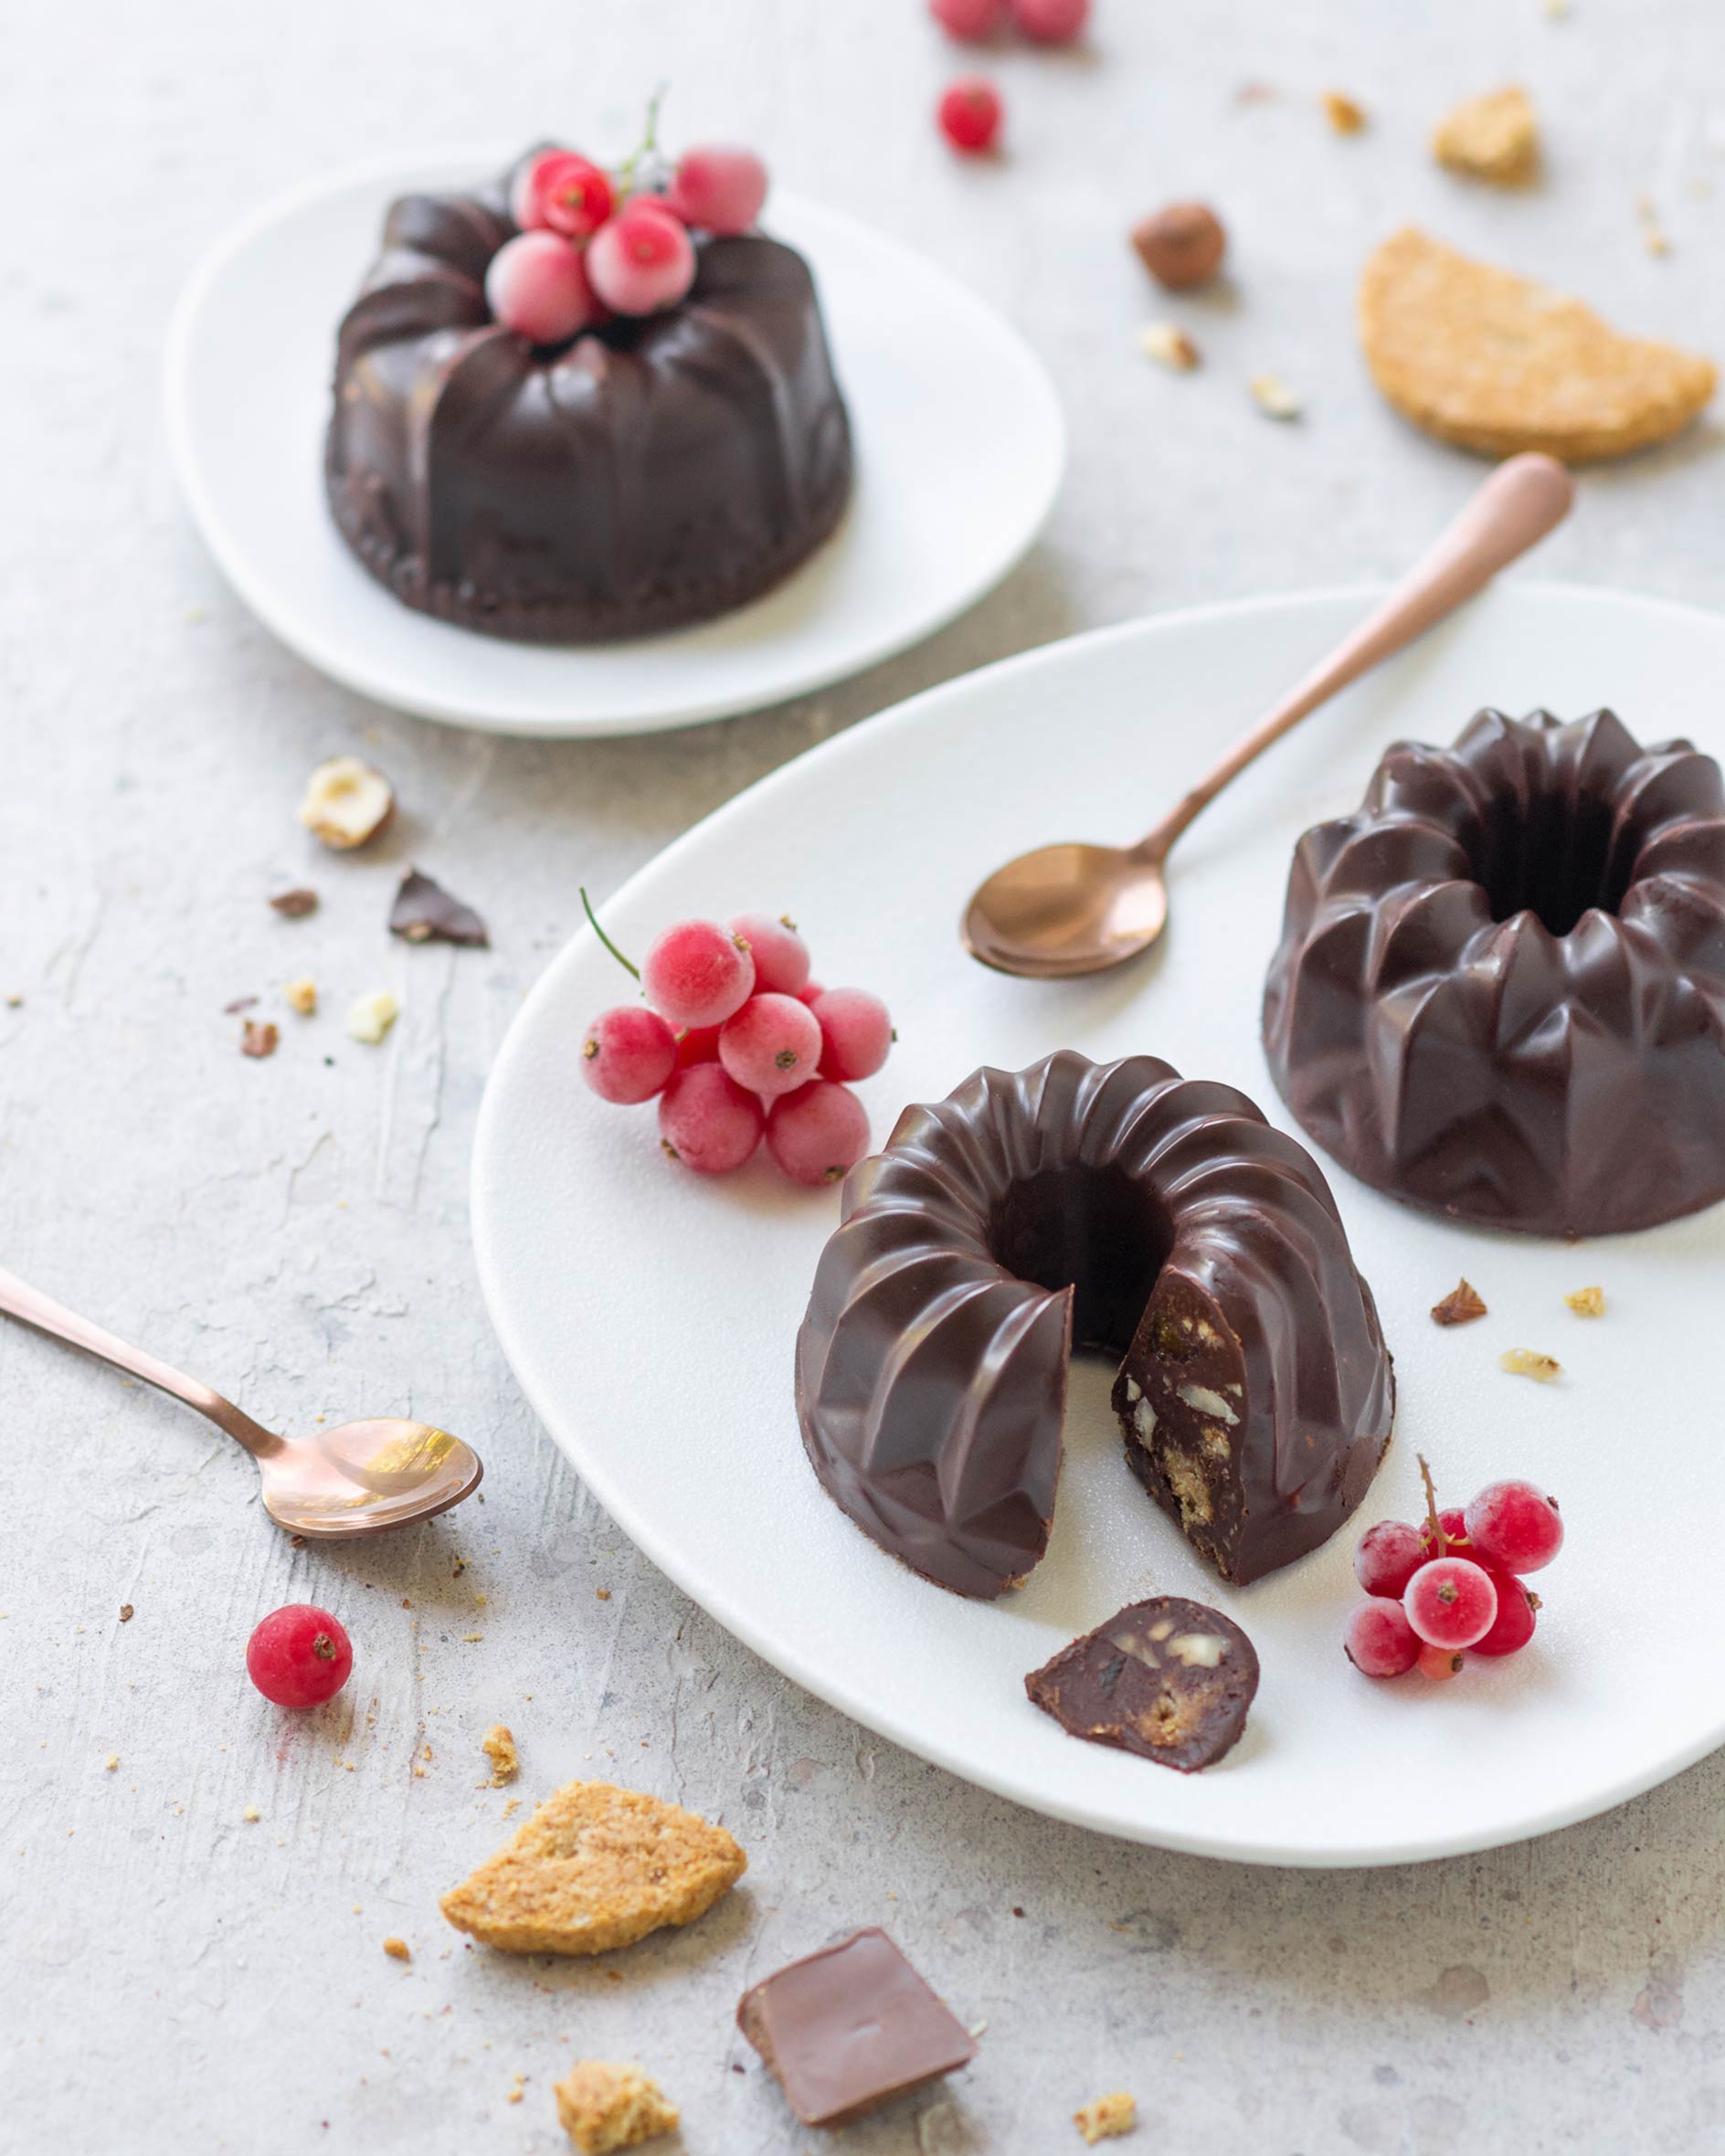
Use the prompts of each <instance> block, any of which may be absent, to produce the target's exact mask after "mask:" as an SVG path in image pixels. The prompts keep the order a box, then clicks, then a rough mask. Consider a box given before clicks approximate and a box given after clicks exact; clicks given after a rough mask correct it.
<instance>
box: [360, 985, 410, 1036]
mask: <svg viewBox="0 0 1725 2156" xmlns="http://www.w3.org/2000/svg"><path fill="white" fill-rule="evenodd" d="M400 1015H401V1006H400V1004H399V1003H397V1000H396V999H395V998H394V997H393V996H392V995H391V994H390V993H389V990H388V989H387V988H374V989H373V990H372V992H371V994H370V995H369V996H355V999H354V1000H353V1001H352V1002H351V1003H350V1004H349V1005H348V1007H347V1030H348V1032H349V1034H350V1035H351V1036H352V1037H353V1039H354V1040H355V1041H364V1042H365V1045H366V1047H367V1048H376V1046H377V1044H378V1042H379V1041H381V1040H382V1039H383V1037H384V1035H385V1034H386V1032H387V1031H388V1030H389V1029H390V1027H391V1026H393V1025H394V1024H395V1022H396V1020H397V1018H399V1017H400Z"/></svg>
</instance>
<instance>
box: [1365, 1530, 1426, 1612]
mask: <svg viewBox="0 0 1725 2156" xmlns="http://www.w3.org/2000/svg"><path fill="white" fill-rule="evenodd" d="M1425 1556H1426V1552H1425V1548H1424V1546H1423V1543H1422V1541H1421V1538H1420V1531H1419V1529H1418V1528H1417V1527H1409V1525H1408V1523H1407V1522H1406V1520H1403V1519H1381V1520H1380V1521H1379V1522H1378V1524H1377V1526H1376V1527H1368V1528H1367V1529H1366V1531H1365V1533H1364V1534H1363V1535H1362V1536H1361V1537H1360V1547H1359V1548H1358V1549H1356V1550H1355V1552H1354V1578H1355V1579H1356V1580H1359V1582H1360V1586H1361V1587H1363V1588H1364V1589H1365V1591H1366V1592H1367V1593H1368V1594H1372V1595H1385V1594H1387V1595H1392V1596H1393V1597H1394V1598H1395V1600H1396V1601H1401V1599H1402V1593H1403V1592H1404V1591H1405V1590H1406V1587H1407V1583H1408V1581H1409V1580H1412V1579H1413V1575H1414V1573H1415V1572H1417V1571H1418V1570H1419V1569H1420V1567H1421V1566H1422V1565H1423V1563H1424V1562H1425Z"/></svg>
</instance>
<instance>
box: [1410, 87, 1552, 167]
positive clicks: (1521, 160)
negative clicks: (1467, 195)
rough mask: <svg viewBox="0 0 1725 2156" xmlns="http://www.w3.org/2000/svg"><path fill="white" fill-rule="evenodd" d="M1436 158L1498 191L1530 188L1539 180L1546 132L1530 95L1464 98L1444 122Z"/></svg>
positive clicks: (1491, 93)
mask: <svg viewBox="0 0 1725 2156" xmlns="http://www.w3.org/2000/svg"><path fill="white" fill-rule="evenodd" d="M1432 154H1433V156H1434V157H1435V158H1436V160H1437V162H1438V163H1439V164H1442V165H1446V166H1447V167H1448V169H1449V170H1450V171H1451V172H1458V173H1462V174H1466V177H1467V178H1468V179H1470V180H1488V181H1489V182H1490V183H1491V185H1493V186H1494V187H1525V186H1527V185H1529V182H1530V181H1532V180H1534V179H1536V178H1537V177H1538V176H1539V171H1540V129H1539V123H1538V122H1537V121H1536V120H1535V119H1534V117H1533V107H1532V106H1531V104H1529V101H1528V93H1527V91H1526V90H1521V89H1519V88H1516V87H1512V88H1510V89H1508V90H1487V92H1486V94H1485V95H1484V96H1483V97H1476V98H1464V99H1463V100H1462V101H1461V103H1460V104H1459V105H1457V106H1456V108H1455V111H1453V112H1451V113H1449V114H1448V115H1447V116H1446V117H1445V118H1444V119H1442V120H1440V121H1439V122H1438V123H1437V127H1436V129H1435V131H1434V133H1433V136H1432Z"/></svg>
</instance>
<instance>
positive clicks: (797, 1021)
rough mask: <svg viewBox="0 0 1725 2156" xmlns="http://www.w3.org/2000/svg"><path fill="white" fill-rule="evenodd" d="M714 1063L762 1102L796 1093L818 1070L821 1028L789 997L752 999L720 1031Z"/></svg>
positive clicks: (766, 996)
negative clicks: (723, 1066)
mask: <svg viewBox="0 0 1725 2156" xmlns="http://www.w3.org/2000/svg"><path fill="white" fill-rule="evenodd" d="M719 1061H720V1062H722V1063H723V1064H724V1065H725V1069H726V1070H727V1071H728V1072H729V1073H731V1075H732V1077H733V1078H735V1079H736V1082H737V1083H738V1084H739V1085H746V1086H747V1087H748V1089H749V1091H750V1092H751V1093H757V1094H760V1095H761V1096H762V1098H763V1099H764V1100H769V1101H771V1100H777V1099H778V1095H779V1094H781V1093H795V1091H796V1090H797V1088H798V1087H799V1085H802V1084H804V1083H807V1082H808V1080H810V1078H812V1077H813V1076H814V1074H815V1073H816V1071H817V1070H819V1068H820V1026H819V1024H818V1023H817V1022H816V1020H815V1014H814V1012H813V1011H812V1010H810V1008H809V1006H808V1005H807V1004H806V1003H799V1002H798V1000H797V999H796V998H795V997H794V996H778V995H774V994H771V993H770V992H769V993H768V994H767V995H765V996H751V997H750V998H749V999H748V1001H747V1002H746V1004H744V1006H743V1008H742V1009H741V1010H739V1011H738V1012H737V1014H736V1017H735V1018H728V1019H726V1020H725V1024H724V1025H723V1026H722V1027H721V1028H720V1030H719Z"/></svg>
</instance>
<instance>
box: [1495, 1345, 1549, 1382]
mask: <svg viewBox="0 0 1725 2156" xmlns="http://www.w3.org/2000/svg"><path fill="white" fill-rule="evenodd" d="M1497 1364H1498V1368H1499V1369H1506V1370H1508V1372H1509V1375H1510V1376H1511V1377H1512V1378H1535V1379H1538V1380H1539V1382H1540V1384H1541V1385H1549V1384H1550V1382H1551V1380H1552V1379H1553V1378H1560V1377H1561V1376H1562V1374H1563V1365H1562V1364H1561V1362H1559V1361H1558V1359H1557V1358H1556V1357H1555V1356H1554V1355H1541V1354H1540V1351H1539V1349H1538V1348H1505V1349H1504V1351H1503V1353H1502V1354H1501V1355H1500V1356H1499V1357H1498V1358H1497Z"/></svg>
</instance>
